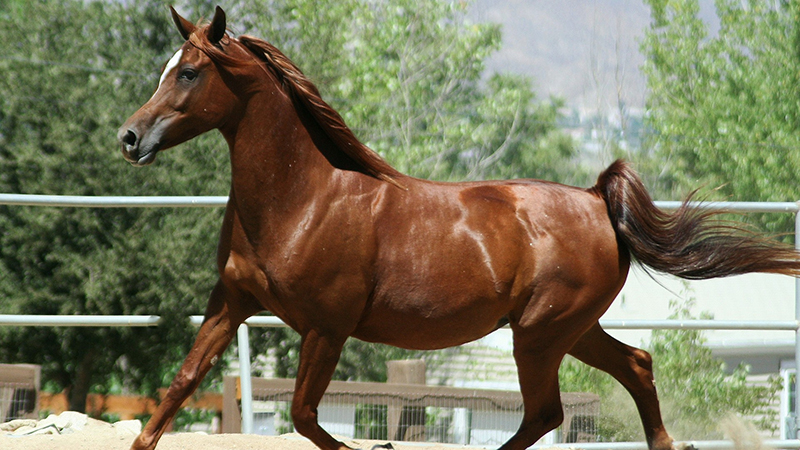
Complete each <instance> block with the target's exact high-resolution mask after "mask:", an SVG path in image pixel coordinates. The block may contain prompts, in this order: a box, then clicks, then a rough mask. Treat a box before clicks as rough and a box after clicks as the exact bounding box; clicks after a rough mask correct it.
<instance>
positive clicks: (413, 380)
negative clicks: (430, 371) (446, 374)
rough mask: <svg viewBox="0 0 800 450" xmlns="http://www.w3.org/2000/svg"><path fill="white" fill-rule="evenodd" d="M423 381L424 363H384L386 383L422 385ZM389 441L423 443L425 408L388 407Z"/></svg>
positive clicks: (400, 361)
mask: <svg viewBox="0 0 800 450" xmlns="http://www.w3.org/2000/svg"><path fill="white" fill-rule="evenodd" d="M425 382H426V380H425V361H423V360H421V359H408V360H397V361H386V383H387V384H391V383H395V384H422V385H424V384H425ZM386 421H387V422H388V423H387V428H388V429H387V434H388V439H389V440H390V441H392V440H393V441H424V440H425V407H419V406H407V405H397V406H393V405H390V406H389V408H388V410H387V414H386Z"/></svg>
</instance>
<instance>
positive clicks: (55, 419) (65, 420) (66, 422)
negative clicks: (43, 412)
mask: <svg viewBox="0 0 800 450" xmlns="http://www.w3.org/2000/svg"><path fill="white" fill-rule="evenodd" d="M87 423H89V416H87V415H86V414H82V413H79V412H75V411H64V412H63V413H61V414H59V415H55V414H50V415H49V416H47V418H46V419H44V420H42V421H40V422H39V424H38V425H37V428H43V427H46V426H49V425H55V427H56V428H58V430H59V431H60V432H61V433H62V434H69V433H75V432H78V431H81V430H83V429H84V428H85V427H86V424H87Z"/></svg>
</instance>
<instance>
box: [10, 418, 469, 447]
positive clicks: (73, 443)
mask: <svg viewBox="0 0 800 450" xmlns="http://www.w3.org/2000/svg"><path fill="white" fill-rule="evenodd" d="M134 438H135V435H134V434H133V433H132V432H130V431H127V430H119V429H117V428H115V427H113V426H112V425H110V424H108V423H105V422H101V421H97V420H91V419H90V420H89V423H88V424H87V426H86V427H85V428H84V429H83V430H81V431H77V432H74V433H72V434H61V435H39V436H22V437H12V436H8V435H3V434H0V449H2V450H56V449H57V450H88V449H92V450H128V449H129V448H130V445H131V442H133V439H134ZM344 442H345V443H346V444H348V445H350V446H351V447H360V448H366V449H370V448H372V446H373V445H375V444H376V443H378V442H373V441H361V440H347V439H345V440H344ZM394 447H395V449H397V450H445V449H446V450H453V446H441V445H440V446H437V445H435V444H431V445H430V446H417V445H414V446H403V445H402V444H398V445H394ZM278 449H280V450H316V449H317V448H316V447H315V446H314V445H313V444H312V443H311V442H310V441H308V440H307V439H305V438H303V437H301V436H299V435H285V436H256V435H243V434H216V435H206V434H197V433H175V434H167V435H165V436H164V437H162V438H161V441H159V443H158V447H157V450H278Z"/></svg>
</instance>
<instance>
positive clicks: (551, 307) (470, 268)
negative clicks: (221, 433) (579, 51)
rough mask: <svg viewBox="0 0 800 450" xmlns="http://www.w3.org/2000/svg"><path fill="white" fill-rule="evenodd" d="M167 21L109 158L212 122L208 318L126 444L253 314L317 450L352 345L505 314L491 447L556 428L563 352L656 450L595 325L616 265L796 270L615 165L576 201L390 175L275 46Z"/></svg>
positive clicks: (146, 437) (161, 418)
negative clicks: (503, 382)
mask: <svg viewBox="0 0 800 450" xmlns="http://www.w3.org/2000/svg"><path fill="white" fill-rule="evenodd" d="M172 17H173V19H174V21H175V25H176V26H177V27H178V30H179V32H180V33H181V35H182V36H183V38H184V39H185V40H186V42H185V43H184V44H183V45H182V46H181V48H180V49H179V50H178V51H177V52H176V53H175V55H174V56H173V57H172V58H171V59H170V60H169V62H168V63H167V65H166V66H165V68H164V71H163V73H162V75H161V80H160V81H159V85H158V88H157V90H156V92H155V94H153V97H152V98H150V100H148V101H147V103H146V104H145V105H144V106H142V108H141V109H139V110H138V111H137V112H136V113H135V114H133V116H131V117H130V118H129V119H128V120H127V122H125V124H124V125H123V126H122V128H121V129H120V131H119V139H120V141H121V144H122V154H123V156H124V157H125V159H127V160H128V161H130V162H131V163H132V164H134V165H137V166H141V165H146V164H149V163H152V162H153V161H154V159H155V158H156V155H157V152H158V151H160V150H164V149H167V148H169V147H172V146H174V145H177V144H180V143H182V142H185V141H187V140H189V139H192V138H193V137H195V136H197V135H199V134H201V133H204V132H206V131H209V130H212V129H218V130H220V132H221V133H222V135H223V136H224V137H225V139H226V141H227V143H228V146H229V147H230V159H231V171H232V180H231V188H230V200H229V201H228V205H227V209H226V212H225V218H224V221H223V224H222V232H221V237H220V242H219V247H218V250H217V252H218V253H217V264H218V268H219V281H218V282H217V284H216V286H215V288H214V290H213V291H212V293H211V297H210V299H209V302H208V309H207V311H206V314H205V321H204V323H203V325H202V327H201V328H200V331H199V333H198V336H197V339H196V341H195V343H194V346H193V347H192V349H191V351H190V352H189V355H188V356H187V357H186V360H185V362H184V363H183V366H182V367H181V369H180V371H179V372H178V374H177V375H176V377H175V379H174V381H173V382H172V384H171V386H170V387H169V391H168V393H167V395H166V396H165V397H164V400H163V401H162V402H161V404H160V406H159V408H158V411H157V412H156V413H155V414H154V415H153V417H152V418H151V419H150V421H149V422H148V423H147V425H146V426H145V428H144V430H143V431H142V433H141V434H140V435H139V437H138V438H137V439H136V440H135V441H134V443H133V446H132V448H133V449H153V448H154V447H155V446H156V443H157V442H158V439H159V438H160V437H161V435H162V434H163V433H164V430H165V429H166V427H167V425H168V423H169V421H170V420H171V419H172V417H173V416H174V414H175V412H176V411H177V410H178V408H179V407H180V405H181V403H182V402H183V401H184V400H185V399H186V398H187V397H188V396H189V395H190V394H191V393H192V392H193V391H194V390H195V389H196V388H197V385H198V383H200V380H201V379H202V378H203V376H204V375H205V374H206V373H207V372H208V370H209V369H210V368H211V366H212V365H214V363H215V362H216V361H217V360H218V359H219V357H220V355H221V354H222V352H223V350H224V349H225V348H226V347H227V346H228V344H229V343H230V342H231V339H232V337H233V336H234V334H235V332H236V329H237V326H238V325H239V324H241V323H242V322H243V321H244V320H245V319H246V318H248V317H250V316H251V315H253V314H255V313H257V312H259V311H263V310H269V311H271V312H272V313H274V314H275V315H276V316H278V317H279V318H281V319H282V320H283V321H285V322H286V323H287V324H288V325H289V326H291V327H292V328H293V329H294V330H296V331H297V332H298V333H299V334H300V335H301V336H302V343H301V353H300V366H299V369H298V372H297V384H296V387H295V392H294V401H293V404H292V410H291V414H292V419H293V421H294V426H295V428H296V429H297V431H298V432H300V433H301V434H302V435H304V436H306V437H307V438H308V439H310V440H311V441H312V442H314V444H316V445H317V446H318V447H320V448H321V449H324V450H337V449H339V450H341V449H346V448H347V447H346V446H345V445H344V444H342V443H341V442H338V441H337V440H335V439H334V438H333V437H331V436H330V435H329V434H328V433H327V432H326V431H325V430H323V429H322V428H321V427H320V426H319V424H318V423H317V405H318V404H319V401H320V398H321V397H322V395H323V393H324V392H325V389H326V387H327V386H328V383H329V381H330V379H331V375H332V374H333V371H334V368H335V366H336V363H337V361H338V359H339V354H340V351H341V349H342V346H343V345H344V343H345V340H346V339H347V338H348V337H349V336H353V337H355V338H358V339H362V340H364V341H369V342H382V343H386V344H391V345H395V346H398V347H403V348H409V349H440V348H443V347H449V346H454V345H459V344H463V343H465V342H469V341H472V340H474V339H478V338H480V337H482V336H485V335H486V334H488V333H490V332H491V331H493V330H495V329H496V328H497V327H498V325H499V324H502V323H505V322H508V323H510V326H511V329H512V331H513V335H514V358H515V360H516V363H517V367H518V371H519V384H520V389H521V392H522V396H523V398H524V404H525V407H524V414H523V418H522V424H521V425H520V427H519V430H518V431H517V432H516V434H515V435H514V436H513V437H512V438H511V439H510V440H509V441H508V442H506V443H505V444H504V445H503V446H502V447H501V448H503V449H524V448H527V447H528V446H530V445H532V444H533V443H535V442H536V441H537V440H538V439H539V438H540V437H541V436H542V435H544V434H545V433H547V432H548V431H550V430H552V429H553V428H555V427H556V426H558V425H559V424H560V423H561V421H562V420H563V413H562V406H561V403H560V399H559V388H558V367H559V364H560V363H561V360H562V358H563V357H564V355H565V354H571V355H573V356H575V357H576V358H578V359H579V360H581V361H583V362H585V363H586V364H589V365H591V366H594V367H596V368H598V369H600V370H603V371H605V372H608V373H609V374H611V375H612V376H613V377H614V378H616V379H617V380H618V381H619V382H620V383H622V385H623V386H625V388H627V390H628V391H629V392H630V394H631V395H632V396H633V398H634V400H635V402H636V405H637V407H638V410H639V414H640V415H641V420H642V423H643V425H644V432H645V435H646V438H647V443H648V445H649V447H650V448H651V449H658V450H667V449H671V448H672V439H671V438H670V436H669V435H668V434H667V432H666V431H665V429H664V426H663V423H662V419H661V414H660V412H659V406H658V399H657V397H656V389H655V386H654V383H653V372H652V368H651V360H650V356H649V355H648V354H647V353H646V352H644V351H643V350H640V349H637V348H633V347H630V346H627V345H625V344H623V343H620V342H618V341H616V340H615V339H614V338H612V337H610V336H609V335H608V334H606V332H605V331H603V329H602V328H600V326H599V325H598V319H599V318H600V316H601V315H602V314H603V312H604V311H606V309H607V308H608V306H609V305H610V304H611V302H612V300H613V299H614V297H615V296H616V295H617V293H618V292H619V291H620V289H621V288H622V285H623V284H624V282H625V278H626V276H627V273H628V268H629V266H630V263H631V259H632V258H633V259H635V260H636V261H638V262H639V263H641V264H643V265H646V266H648V267H651V268H653V269H655V270H657V271H661V272H666V273H670V274H674V275H677V276H679V277H684V278H691V279H705V278H712V277H722V276H727V275H734V274H740V273H747V272H773V273H782V274H787V275H792V276H797V275H798V274H799V273H800V258H799V257H798V253H796V252H795V251H794V250H793V249H791V248H788V247H787V246H782V245H781V244H777V243H772V242H770V241H766V240H764V239H762V238H760V237H758V236H755V235H753V234H750V233H746V232H741V231H736V230H732V229H731V228H729V227H725V226H721V225H718V224H715V222H713V221H709V220H708V219H709V217H708V215H709V214H708V213H704V212H701V211H698V210H696V209H692V208H690V207H688V206H687V205H686V204H684V207H683V208H681V209H680V210H678V211H677V212H674V213H671V214H667V213H665V212H662V211H660V210H659V209H657V208H656V207H655V206H654V205H653V202H652V200H651V198H650V196H649V195H648V193H647V191H646V190H645V188H644V186H643V184H642V182H641V181H640V179H639V178H638V176H637V175H636V174H635V173H634V172H633V171H632V169H631V168H630V167H629V166H628V165H626V164H625V163H623V162H619V161H618V162H615V163H614V164H612V165H611V166H610V167H609V168H608V169H607V170H606V171H604V172H603V173H602V174H601V175H600V177H599V179H598V181H597V184H596V185H595V186H594V187H592V188H589V189H580V188H575V187H568V186H563V185H559V184H555V183H550V182H545V181H535V180H514V181H487V182H470V183H439V182H433V181H427V180H420V179H416V178H412V177H409V176H406V175H403V174H401V173H399V172H398V171H396V170H395V169H393V168H392V167H391V166H389V164H387V163H386V162H385V161H384V160H383V159H381V158H380V157H379V156H378V155H377V154H376V153H375V152H373V151H372V150H370V149H369V148H367V147H366V146H364V145H363V144H362V143H361V142H359V141H358V139H356V137H355V136H354V135H353V133H352V131H351V130H350V129H349V128H348V127H347V125H345V123H344V122H343V120H342V118H341V117H340V116H339V114H338V113H337V112H336V111H334V110H333V109H332V108H331V107H330V106H329V105H328V104H327V103H325V102H324V101H323V100H322V99H321V98H320V94H319V92H318V91H317V89H316V88H315V87H314V85H313V84H312V83H311V82H310V81H309V80H308V78H306V77H305V76H304V75H303V73H302V72H301V71H300V70H299V69H298V68H297V67H296V66H295V65H294V64H293V63H292V62H291V61H290V60H289V59H288V58H287V57H286V56H284V55H283V54H282V53H281V52H280V51H278V50H277V49H276V48H275V47H273V46H272V45H270V44H269V43H267V42H264V41H262V40H259V39H256V38H254V37H249V36H241V37H239V38H234V37H233V36H231V35H229V34H228V32H227V31H226V22H225V14H224V13H223V12H222V10H221V9H220V8H219V7H217V10H216V13H215V15H214V18H213V20H212V21H211V23H209V24H205V25H202V26H201V25H194V24H192V23H191V22H189V21H187V20H186V19H184V18H182V17H181V16H179V15H178V14H177V13H176V12H175V10H174V9H173V10H172Z"/></svg>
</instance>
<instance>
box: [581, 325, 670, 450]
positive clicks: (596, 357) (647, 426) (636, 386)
mask: <svg viewBox="0 0 800 450" xmlns="http://www.w3.org/2000/svg"><path fill="white" fill-rule="evenodd" d="M569 354H570V355H572V356H574V357H575V358H577V359H578V360H580V361H582V362H584V363H586V364H588V365H590V366H592V367H595V368H597V369H600V370H602V371H603V372H606V373H608V374H609V375H611V376H612V377H614V378H615V379H616V380H617V381H619V382H620V383H621V384H622V386H624V387H625V389H627V390H628V392H629V393H630V394H631V397H633V400H634V402H635V403H636V407H637V409H638V410H639V416H640V418H641V420H642V425H643V426H644V432H645V437H646V439H647V446H648V447H649V448H650V450H671V449H673V446H672V438H671V437H670V436H669V434H667V431H666V429H665V428H664V422H663V421H662V419H661V411H660V410H659V406H658V396H657V394H656V386H655V382H654V381H653V365H652V360H651V358H650V355H649V354H648V353H647V352H646V351H644V350H641V349H638V348H635V347H631V346H628V345H625V344H623V343H622V342H619V341H618V340H616V339H614V338H613V337H611V336H609V335H608V333H606V332H605V330H603V329H602V328H601V327H600V325H599V324H595V325H594V327H592V328H591V329H590V330H589V331H588V332H586V333H585V334H584V335H583V336H581V337H580V339H579V340H578V342H577V343H576V344H575V345H574V346H573V347H572V349H570V351H569Z"/></svg>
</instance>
